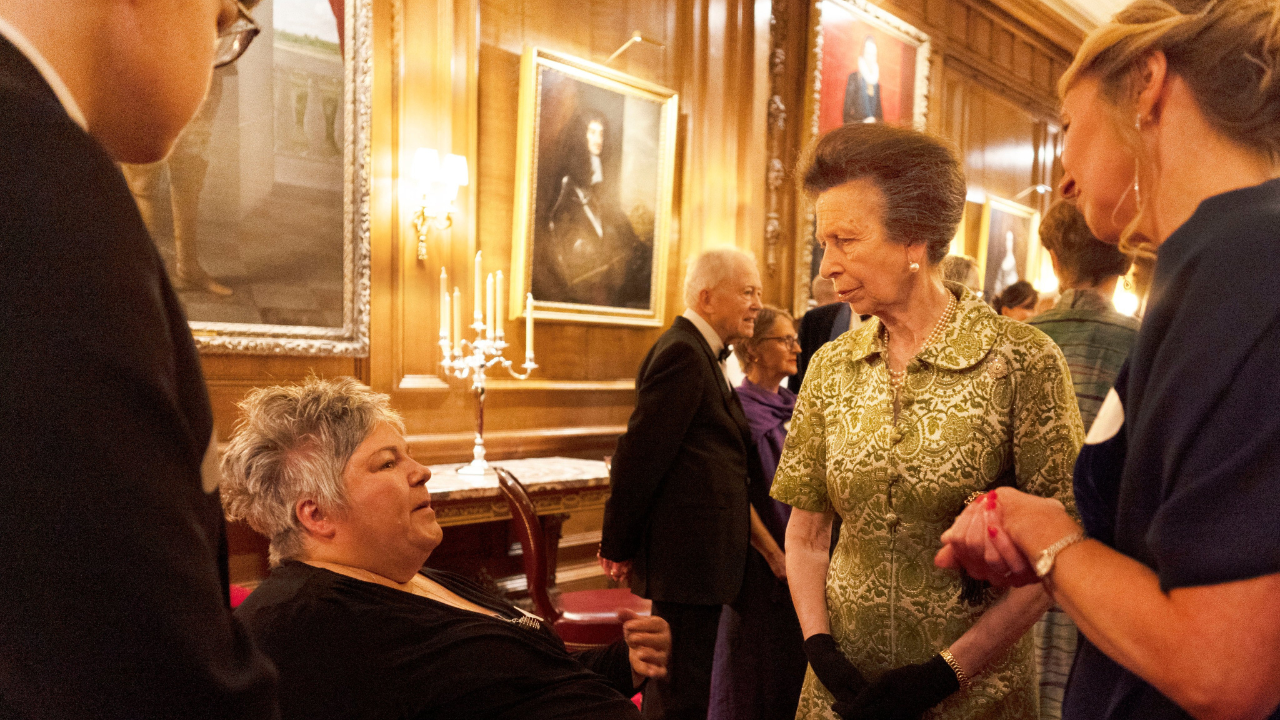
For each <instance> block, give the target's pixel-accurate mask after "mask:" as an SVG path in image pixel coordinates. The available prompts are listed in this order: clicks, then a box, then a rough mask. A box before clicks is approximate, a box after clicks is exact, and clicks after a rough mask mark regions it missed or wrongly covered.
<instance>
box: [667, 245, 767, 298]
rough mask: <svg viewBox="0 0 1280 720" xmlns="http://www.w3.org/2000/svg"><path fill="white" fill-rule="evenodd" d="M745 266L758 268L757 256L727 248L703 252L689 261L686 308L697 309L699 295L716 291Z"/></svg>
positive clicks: (685, 291) (686, 276)
mask: <svg viewBox="0 0 1280 720" xmlns="http://www.w3.org/2000/svg"><path fill="white" fill-rule="evenodd" d="M743 266H747V267H750V268H752V269H755V268H756V258H755V256H754V255H752V254H751V253H749V252H747V251H745V250H740V249H738V248H736V247H729V246H725V247H717V248H712V249H710V250H704V251H702V253H701V254H699V255H698V256H697V257H695V258H694V259H693V260H691V261H689V270H688V272H686V273H685V276H684V305H685V307H689V308H693V307H697V306H698V293H700V292H702V291H703V290H712V289H715V288H716V287H717V286H718V285H720V283H723V282H724V281H726V280H728V279H730V278H732V277H733V275H734V273H736V272H737V271H738V270H740V269H741V268H742V267H743Z"/></svg>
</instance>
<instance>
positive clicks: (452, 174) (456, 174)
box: [440, 154, 471, 187]
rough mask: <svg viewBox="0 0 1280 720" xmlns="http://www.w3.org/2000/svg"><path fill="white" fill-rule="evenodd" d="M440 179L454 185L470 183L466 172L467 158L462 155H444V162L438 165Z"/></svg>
mask: <svg viewBox="0 0 1280 720" xmlns="http://www.w3.org/2000/svg"><path fill="white" fill-rule="evenodd" d="M440 174H441V177H440V179H441V180H443V181H444V182H446V183H448V184H450V185H454V186H459V187H460V186H462V185H470V184H471V178H470V176H469V175H468V173H467V159H466V158H465V157H463V156H462V155H453V154H449V155H446V156H445V158H444V162H443V163H441V165H440Z"/></svg>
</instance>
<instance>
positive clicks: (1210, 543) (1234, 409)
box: [1062, 180, 1280, 720]
mask: <svg viewBox="0 0 1280 720" xmlns="http://www.w3.org/2000/svg"><path fill="white" fill-rule="evenodd" d="M1277 247H1280V180H1272V181H1269V182H1266V183H1263V184H1261V185H1257V186H1254V187H1250V188H1245V189H1242V190H1236V191H1233V192H1228V193H1224V194H1222V195H1218V196H1215V197H1212V198H1209V199H1207V200H1205V201H1204V202H1202V203H1201V204H1200V207H1199V208H1198V209H1197V210H1196V212H1195V214H1193V215H1192V216H1191V218H1190V219H1189V220H1187V222H1186V223H1185V224H1183V226H1182V227H1180V228H1179V229H1178V230H1177V231H1176V232H1174V233H1173V235H1171V236H1170V237H1169V239H1168V240H1167V241H1166V242H1165V243H1164V245H1162V246H1161V248H1160V256H1159V260H1158V261H1157V263H1156V271H1155V278H1154V281H1153V285H1152V291H1151V300H1150V304H1149V308H1148V311H1147V314H1146V316H1145V317H1144V318H1143V323H1142V329H1141V330H1140V331H1139V334H1138V340H1137V344H1136V345H1135V346H1134V349H1133V353H1132V355H1130V358H1129V362H1128V363H1126V365H1125V367H1124V368H1123V369H1122V370H1121V372H1120V376H1119V377H1118V378H1117V381H1116V396H1115V397H1114V398H1110V399H1109V400H1108V402H1104V406H1103V409H1102V410H1101V411H1100V412H1099V414H1098V415H1099V417H1098V420H1096V421H1095V430H1096V429H1097V428H1098V426H1099V424H1102V425H1104V426H1105V424H1106V423H1105V420H1104V416H1106V415H1107V414H1108V413H1112V418H1113V419H1114V420H1116V421H1119V420H1120V419H1121V418H1122V424H1121V425H1120V427H1119V430H1118V432H1116V433H1115V434H1114V435H1112V436H1111V437H1109V438H1098V437H1095V436H1094V431H1091V434H1090V438H1089V441H1087V442H1088V443H1091V444H1086V445H1085V446H1084V449H1083V450H1082V451H1081V453H1080V458H1079V460H1078V461H1077V463H1076V474H1075V492H1076V504H1077V507H1078V509H1079V511H1080V515H1081V518H1082V520H1083V521H1084V524H1085V529H1086V531H1087V532H1088V533H1089V534H1090V535H1091V536H1092V537H1095V538H1097V539H1099V540H1102V541H1103V542H1105V543H1107V544H1108V545H1110V546H1111V547H1114V548H1115V549H1116V550H1118V551H1120V552H1122V553H1124V554H1125V555H1128V556H1129V557H1132V558H1134V559H1136V560H1138V561H1139V562H1141V563H1143V564H1145V565H1146V566H1148V567H1150V568H1151V569H1152V570H1153V571H1154V572H1155V573H1156V574H1157V575H1158V576H1159V579H1160V587H1161V589H1163V590H1165V591H1169V590H1172V589H1175V588H1181V587H1193V586H1199V585H1214V584H1220V583H1226V582H1232V581H1236V580H1245V579H1249V578H1255V577H1260V576H1263V575H1270V574H1274V573H1280V532H1277V521H1278V520H1280V412H1277V410H1276V408H1277V407H1280V372H1278V371H1277V368H1278V367H1280V253H1277V252H1276V248H1277ZM1108 403H1110V404H1111V407H1110V408H1108V407H1107V405H1108ZM1117 412H1118V413H1120V415H1119V416H1116V415H1114V413H1117ZM1100 439H1101V440H1103V441H1101V442H1099V440H1100ZM1062 717H1063V718H1064V720H1111V719H1113V718H1115V719H1119V718H1141V719H1142V720H1162V719H1164V718H1178V719H1182V718H1190V717H1191V716H1190V715H1188V714H1187V713H1186V712H1185V711H1183V710H1182V709H1181V708H1179V707H1178V706H1177V705H1175V704H1174V703H1173V702H1172V701H1171V700H1169V699H1168V698H1167V697H1165V696H1164V695H1163V694H1161V693H1160V692H1159V691H1158V690H1156V689H1155V688H1154V687H1152V686H1151V685H1150V684H1148V683H1147V682H1145V681H1144V680H1142V679H1141V678H1139V677H1138V676H1136V675H1134V674H1133V673H1131V672H1129V671H1128V670H1126V669H1124V668H1123V667H1121V666H1120V665H1118V664H1116V663H1115V662H1114V661H1112V660H1111V659H1110V658H1108V657H1107V656H1106V655H1104V654H1103V653H1102V652H1101V651H1100V650H1098V649H1097V648H1096V647H1094V646H1093V645H1092V644H1091V643H1089V642H1088V641H1087V640H1083V641H1082V642H1081V645H1080V652H1079V655H1077V658H1076V664H1075V668H1074V670H1073V672H1072V676H1071V680H1070V682H1069V684H1068V686H1067V694H1066V698H1065V701H1064V703H1063V713H1062ZM1270 717H1271V718H1272V720H1280V710H1277V711H1276V712H1274V713H1273V714H1272V715H1271V716H1270Z"/></svg>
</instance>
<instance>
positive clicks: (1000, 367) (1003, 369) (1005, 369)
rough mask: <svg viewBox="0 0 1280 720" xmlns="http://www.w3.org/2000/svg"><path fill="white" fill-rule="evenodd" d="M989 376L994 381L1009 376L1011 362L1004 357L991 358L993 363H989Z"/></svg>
mask: <svg viewBox="0 0 1280 720" xmlns="http://www.w3.org/2000/svg"><path fill="white" fill-rule="evenodd" d="M987 374H988V375H990V376H991V377H992V378H993V379H995V380H999V379H1000V378H1002V377H1004V376H1005V375H1008V374H1009V361H1008V360H1005V359H1004V358H1002V357H994V358H991V362H989V363H987Z"/></svg>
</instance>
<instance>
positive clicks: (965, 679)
mask: <svg viewBox="0 0 1280 720" xmlns="http://www.w3.org/2000/svg"><path fill="white" fill-rule="evenodd" d="M938 654H939V655H941V656H942V659H943V660H946V661H947V664H948V665H950V666H951V670H952V671H953V672H955V674H956V680H959V681H960V689H961V690H968V689H969V688H971V687H973V681H972V680H970V679H969V676H968V675H967V674H965V671H964V668H962V667H960V663H958V662H956V656H955V655H952V654H951V651H950V650H943V651H942V652H940V653H938Z"/></svg>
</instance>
